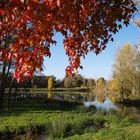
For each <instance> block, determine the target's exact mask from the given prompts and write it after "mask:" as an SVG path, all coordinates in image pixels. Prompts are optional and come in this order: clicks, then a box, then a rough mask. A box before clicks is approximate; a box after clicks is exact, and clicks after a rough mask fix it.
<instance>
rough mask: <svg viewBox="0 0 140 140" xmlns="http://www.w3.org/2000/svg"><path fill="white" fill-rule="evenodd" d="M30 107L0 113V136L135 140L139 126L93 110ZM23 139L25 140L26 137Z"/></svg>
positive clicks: (64, 106)
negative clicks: (32, 134)
mask: <svg viewBox="0 0 140 140" xmlns="http://www.w3.org/2000/svg"><path fill="white" fill-rule="evenodd" d="M47 105H48V106H46V107H45V106H44V107H34V106H30V107H29V106H24V104H18V105H16V107H14V106H13V107H12V108H10V109H9V110H7V111H6V110H5V111H1V112H0V139H1V137H2V136H6V137H7V139H8V138H9V136H11V134H12V136H17V135H25V134H28V133H30V134H31V133H37V134H38V133H39V134H40V133H41V134H42V133H43V135H46V137H47V139H50V140H51V139H52V140H61V139H65V140H79V139H80V140H139V139H140V133H139V130H140V123H134V122H131V121H130V120H129V119H128V118H126V117H122V116H121V114H118V113H117V112H110V113H108V114H106V113H105V112H104V111H97V112H96V109H95V108H94V107H90V108H85V107H82V106H77V105H75V104H74V105H72V104H68V103H65V104H64V103H61V102H59V103H57V102H55V103H54V102H53V103H52V104H50V103H48V104H47ZM10 139H11V138H10ZM26 140H29V139H28V138H26Z"/></svg>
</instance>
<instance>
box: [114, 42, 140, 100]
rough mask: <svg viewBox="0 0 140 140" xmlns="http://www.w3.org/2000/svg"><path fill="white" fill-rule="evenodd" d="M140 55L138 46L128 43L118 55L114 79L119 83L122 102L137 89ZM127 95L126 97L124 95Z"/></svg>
mask: <svg viewBox="0 0 140 140" xmlns="http://www.w3.org/2000/svg"><path fill="white" fill-rule="evenodd" d="M139 54H140V50H139V48H138V47H136V46H134V47H133V46H131V44H129V43H126V44H125V45H124V46H123V47H122V48H121V49H119V50H118V52H117V53H116V58H115V64H114V66H113V78H114V79H115V80H116V81H117V84H118V91H119V93H120V94H121V99H122V101H123V100H124V97H125V96H129V95H130V94H131V93H132V90H134V89H135V87H136V85H137V82H136V81H139V80H140V79H139V76H137V75H138V74H139V70H140V69H139V63H140V59H139ZM124 94H125V95H124Z"/></svg>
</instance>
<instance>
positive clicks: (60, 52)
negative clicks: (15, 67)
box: [43, 23, 140, 80]
mask: <svg viewBox="0 0 140 140" xmlns="http://www.w3.org/2000/svg"><path fill="white" fill-rule="evenodd" d="M54 38H55V39H56V40H57V44H56V46H51V54H52V55H51V58H45V61H44V71H43V74H45V75H54V76H55V77H57V78H58V79H62V78H64V76H65V68H66V67H67V66H68V64H69V62H68V57H67V56H66V55H65V51H64V48H63V43H62V36H61V34H59V33H58V34H56V35H55V36H54ZM127 42H130V43H131V44H132V45H136V44H138V43H139V42H140V29H138V27H137V26H136V25H134V24H133V23H131V24H130V25H129V26H128V27H123V28H122V29H121V30H120V31H119V32H118V33H117V34H115V35H114V41H113V42H109V43H108V44H107V48H106V49H105V50H104V51H102V52H101V53H100V54H99V55H95V54H94V53H93V52H92V53H89V54H88V55H87V56H86V58H85V59H82V61H81V65H82V66H83V70H79V74H81V75H83V76H84V77H85V78H94V79H98V78H100V77H104V78H105V79H106V80H108V79H110V78H111V77H112V65H113V64H114V60H115V54H116V51H117V50H118V48H121V47H122V46H123V45H124V44H125V43H127Z"/></svg>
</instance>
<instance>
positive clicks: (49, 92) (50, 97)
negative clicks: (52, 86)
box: [48, 90, 53, 99]
mask: <svg viewBox="0 0 140 140" xmlns="http://www.w3.org/2000/svg"><path fill="white" fill-rule="evenodd" d="M48 99H53V93H52V92H51V91H50V90H49V91H48Z"/></svg>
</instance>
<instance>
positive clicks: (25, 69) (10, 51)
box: [0, 0, 136, 80]
mask: <svg viewBox="0 0 140 140" xmlns="http://www.w3.org/2000/svg"><path fill="white" fill-rule="evenodd" d="M135 10H136V7H135V5H134V3H133V2H132V0H0V61H5V60H6V61H9V62H10V61H14V62H15V72H14V77H15V78H16V79H17V80H20V79H21V78H23V77H26V78H29V77H31V76H32V74H33V73H34V71H36V70H40V71H42V65H43V60H44V56H48V57H50V56H51V52H50V46H51V44H55V43H56V40H54V39H53V36H54V33H55V32H60V33H62V35H63V36H64V40H63V43H64V49H65V52H66V54H67V55H68V57H69V62H70V63H69V66H68V67H67V68H66V74H67V75H73V74H74V73H75V72H76V71H77V69H78V68H79V67H81V64H80V58H81V57H85V56H86V55H87V53H88V52H89V51H93V52H94V53H96V54H98V53H100V52H101V51H102V50H104V49H105V48H106V44H107V43H108V41H113V38H112V35H113V34H115V33H116V32H118V30H119V29H120V28H122V24H124V25H126V26H127V25H128V24H129V22H130V18H131V17H132V15H133V13H134V12H135ZM9 35H11V36H12V37H13V42H12V43H9V44H8V43H7V42H6V41H5V40H6V37H7V36H9Z"/></svg>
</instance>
